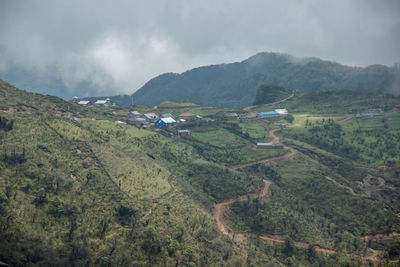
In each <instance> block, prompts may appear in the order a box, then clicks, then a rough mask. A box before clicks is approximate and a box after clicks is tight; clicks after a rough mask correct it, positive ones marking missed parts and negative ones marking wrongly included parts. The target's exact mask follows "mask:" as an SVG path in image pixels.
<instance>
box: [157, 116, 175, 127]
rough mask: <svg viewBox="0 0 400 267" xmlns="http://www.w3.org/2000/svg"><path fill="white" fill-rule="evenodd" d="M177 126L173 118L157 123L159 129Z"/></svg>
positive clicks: (160, 120)
mask: <svg viewBox="0 0 400 267" xmlns="http://www.w3.org/2000/svg"><path fill="white" fill-rule="evenodd" d="M175 124H176V120H174V119H173V118H162V119H159V120H158V121H156V123H155V125H156V126H158V127H168V126H172V125H175Z"/></svg>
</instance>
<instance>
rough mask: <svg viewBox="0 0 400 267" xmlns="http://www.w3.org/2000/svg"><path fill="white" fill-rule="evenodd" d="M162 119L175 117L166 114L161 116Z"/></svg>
mask: <svg viewBox="0 0 400 267" xmlns="http://www.w3.org/2000/svg"><path fill="white" fill-rule="evenodd" d="M161 118H174V116H173V115H172V114H171V113H164V114H161Z"/></svg>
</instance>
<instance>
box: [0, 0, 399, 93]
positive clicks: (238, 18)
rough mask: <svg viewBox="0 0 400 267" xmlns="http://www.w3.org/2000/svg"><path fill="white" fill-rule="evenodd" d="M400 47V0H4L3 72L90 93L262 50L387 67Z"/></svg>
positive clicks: (119, 89) (126, 88)
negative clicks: (85, 85)
mask: <svg viewBox="0 0 400 267" xmlns="http://www.w3.org/2000/svg"><path fill="white" fill-rule="evenodd" d="M399 47H400V0H384V1H382V0H376V1H372V0H335V1H331V0H329V1H328V0H327V1H322V0H310V1H306V0H280V1H272V0H271V1H266V0H246V1H244V0H241V1H239V0H154V1H152V0H144V1H135V0H130V1H124V0H118V1H101V0H93V1H83V0H63V1H57V0H37V1H33V0H31V1H30V0H27V1H26V0H24V1H18V0H9V1H8V0H0V70H3V71H4V70H6V69H7V68H9V67H10V66H17V67H21V66H23V67H24V68H27V69H28V70H30V71H35V72H37V73H40V72H45V70H46V69H47V70H48V69H49V68H51V69H53V70H56V71H57V73H59V75H60V77H61V78H62V80H64V82H65V83H66V84H67V85H68V86H69V87H70V88H71V90H73V88H74V86H76V84H77V83H79V82H80V81H84V80H85V81H90V83H92V85H94V86H95V87H96V88H98V89H97V91H96V92H91V93H92V94H102V95H115V94H119V93H132V92H134V91H135V90H137V89H138V88H140V87H141V86H142V85H143V84H144V83H145V82H146V81H148V80H149V79H151V78H153V77H154V76H157V75H159V74H161V73H164V72H182V71H185V70H187V69H190V68H193V67H196V66H200V65H208V64H217V63H223V62H225V63H228V62H234V61H241V60H244V59H246V58H247V57H249V56H251V55H253V54H256V53H258V52H262V51H270V52H282V53H289V54H291V55H294V56H298V57H303V56H316V57H320V58H322V59H327V60H333V61H336V62H339V63H343V64H347V65H357V66H366V65H369V64H374V63H379V64H385V65H389V66H390V65H392V64H393V63H395V62H400V52H399V51H400V49H399ZM0 78H1V77H0ZM48 93H50V94H51V93H52V92H48Z"/></svg>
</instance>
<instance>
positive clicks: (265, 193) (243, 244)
mask: <svg viewBox="0 0 400 267" xmlns="http://www.w3.org/2000/svg"><path fill="white" fill-rule="evenodd" d="M278 130H279V129H273V130H271V131H269V135H270V136H271V137H272V138H273V141H272V142H273V143H277V142H279V137H277V136H276V135H275V132H276V131H278ZM285 148H287V149H289V151H288V152H287V153H286V154H284V155H281V156H276V157H271V158H267V159H262V160H258V161H254V162H248V163H243V164H237V165H233V166H230V167H231V168H233V169H239V168H244V167H247V166H251V165H254V164H257V163H267V162H273V161H278V160H282V159H289V158H292V157H293V156H294V155H295V154H296V153H297V152H296V150H295V149H293V148H291V147H287V146H285ZM325 178H326V179H327V180H329V181H331V182H333V183H335V184H337V185H338V186H340V187H343V188H345V189H347V190H349V191H350V193H351V194H355V192H354V191H353V190H352V189H351V188H350V187H347V186H344V185H342V184H339V183H338V182H337V181H336V180H334V179H332V178H331V177H328V176H326V177H325ZM271 184H272V182H271V181H268V180H264V184H263V187H262V188H261V189H260V190H259V192H257V193H251V194H246V195H242V196H240V197H239V198H238V200H239V201H246V200H247V199H248V197H258V198H259V199H260V201H261V202H266V201H268V200H269V198H270V195H271V192H270V186H271ZM236 200H237V198H235V199H234V198H230V199H227V200H224V201H222V202H220V203H215V204H214V209H213V217H214V218H215V220H216V222H217V225H218V228H219V229H220V231H221V232H222V233H224V234H225V235H227V236H229V238H231V239H232V240H233V242H234V244H235V245H236V246H237V247H238V248H239V250H240V252H241V254H242V255H243V256H244V257H247V254H248V247H249V240H248V238H249V237H257V238H259V239H261V240H264V241H267V242H272V243H280V244H282V243H285V239H286V237H287V235H272V234H257V233H250V232H235V231H234V230H233V229H232V228H231V227H230V226H229V224H228V223H227V221H226V220H225V218H224V213H226V212H227V211H228V210H229V207H230V205H232V204H233V203H234V202H235V201H236ZM384 236H388V237H393V236H396V237H398V236H400V234H399V233H396V232H393V233H390V234H387V235H383V234H377V235H373V236H364V237H362V238H363V240H364V241H366V242H367V241H368V240H370V239H372V238H379V237H384ZM293 243H294V245H295V246H296V247H300V248H304V249H307V248H310V244H309V243H306V242H298V241H294V242H293ZM314 249H315V251H316V252H318V253H323V254H327V255H332V254H336V253H338V251H336V250H334V249H329V248H324V247H321V246H319V245H314ZM345 255H347V256H350V257H354V258H358V259H360V260H361V261H362V262H363V263H364V264H366V263H367V261H368V260H371V261H374V262H379V261H381V257H382V251H378V250H374V249H371V248H367V253H366V255H365V256H360V255H354V254H345Z"/></svg>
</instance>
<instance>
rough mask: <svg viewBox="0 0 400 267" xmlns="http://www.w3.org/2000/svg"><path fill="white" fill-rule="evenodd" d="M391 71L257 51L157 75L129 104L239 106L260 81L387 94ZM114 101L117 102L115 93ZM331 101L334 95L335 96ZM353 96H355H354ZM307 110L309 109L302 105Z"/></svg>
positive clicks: (251, 96) (247, 100)
mask: <svg viewBox="0 0 400 267" xmlns="http://www.w3.org/2000/svg"><path fill="white" fill-rule="evenodd" d="M296 62H298V63H296ZM397 72H398V68H397V67H396V66H394V67H386V66H382V65H373V66H369V67H366V68H359V67H349V66H344V65H340V64H338V63H333V62H329V61H323V60H320V59H315V58H304V59H295V58H293V57H291V56H290V55H285V54H276V53H259V54H257V55H254V56H252V57H250V58H248V59H247V60H244V61H242V62H238V63H232V64H220V65H212V66H204V67H200V68H195V69H192V70H188V71H186V72H184V73H181V74H176V73H166V74H163V75H160V76H158V77H155V78H153V79H151V80H150V81H148V82H147V83H146V84H145V85H144V86H143V87H142V88H140V89H139V90H138V91H136V92H135V93H134V95H133V101H134V103H135V104H143V105H148V106H155V105H158V104H159V103H160V102H162V101H165V100H169V101H175V102H193V103H196V104H200V105H208V106H214V107H230V108H243V107H246V106H250V105H251V104H252V103H253V102H254V100H255V96H256V91H257V89H258V88H259V87H260V86H261V85H268V84H272V85H276V86H281V87H283V88H290V89H292V88H295V89H297V90H300V91H301V92H309V91H315V90H334V91H333V92H336V91H340V90H351V91H354V93H352V92H351V91H350V93H352V94H354V95H357V94H360V93H361V94H364V93H381V92H382V93H391V92H392V91H391V89H392V87H393V86H394V85H395V83H396V79H395V77H396V75H397ZM348 92H349V91H348ZM339 94H340V93H339ZM126 99H127V100H129V101H126V102H128V103H130V96H126ZM115 100H116V101H117V100H118V101H119V99H117V98H116V99H115ZM310 100H311V101H313V99H310ZM332 100H335V97H333V99H332ZM355 100H356V101H357V97H356V99H355ZM112 101H113V98H112ZM324 102H325V105H328V106H331V108H330V110H335V106H334V105H333V103H332V104H330V103H329V101H325V100H324ZM333 102H335V101H333ZM349 102H351V99H348V100H347V101H345V102H344V103H341V106H342V105H346V104H348V103H349ZM303 104H305V105H297V107H296V108H298V109H302V108H306V107H309V106H313V105H314V104H313V103H312V102H309V101H304V102H303ZM317 104H318V103H317ZM338 107H339V106H336V108H338ZM305 111H306V110H305ZM320 111H323V109H320ZM303 112H304V111H303ZM308 112H311V110H309V109H308ZM312 112H313V111H312ZM325 112H330V111H327V110H326V111H325Z"/></svg>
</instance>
